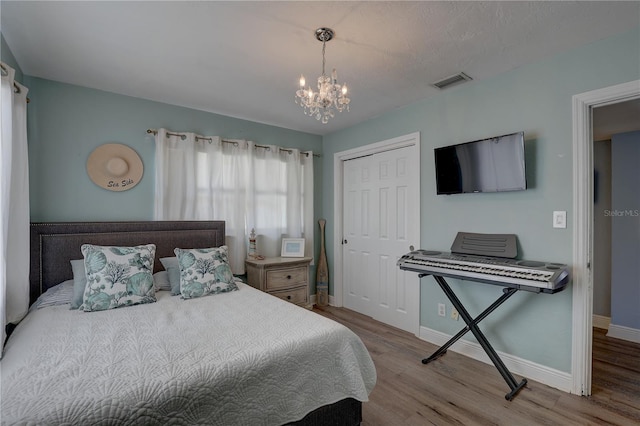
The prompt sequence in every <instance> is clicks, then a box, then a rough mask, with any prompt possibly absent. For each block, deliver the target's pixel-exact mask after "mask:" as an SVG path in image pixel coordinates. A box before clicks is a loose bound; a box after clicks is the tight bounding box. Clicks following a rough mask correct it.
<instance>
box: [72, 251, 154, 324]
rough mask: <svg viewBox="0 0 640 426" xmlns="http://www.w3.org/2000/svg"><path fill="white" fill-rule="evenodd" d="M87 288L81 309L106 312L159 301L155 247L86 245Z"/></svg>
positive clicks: (84, 254) (84, 253)
mask: <svg viewBox="0 0 640 426" xmlns="http://www.w3.org/2000/svg"><path fill="white" fill-rule="evenodd" d="M81 249H82V255H83V256H84V267H85V272H86V274H87V286H86V288H85V291H84V295H83V298H82V306H80V310H84V311H85V312H89V311H103V310H106V309H113V308H118V307H121V306H131V305H137V304H141V303H151V302H155V301H156V295H155V289H154V286H153V275H152V273H153V258H154V256H155V252H156V246H155V244H147V245H142V246H136V247H108V246H94V245H92V244H83V245H82V247H81Z"/></svg>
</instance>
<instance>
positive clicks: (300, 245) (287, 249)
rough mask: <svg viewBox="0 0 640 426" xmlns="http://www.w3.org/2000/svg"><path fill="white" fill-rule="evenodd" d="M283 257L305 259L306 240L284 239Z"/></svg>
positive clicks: (281, 254)
mask: <svg viewBox="0 0 640 426" xmlns="http://www.w3.org/2000/svg"><path fill="white" fill-rule="evenodd" d="M280 256H282V257H304V238H283V239H282V251H281V253H280Z"/></svg>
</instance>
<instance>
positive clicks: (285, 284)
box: [244, 257, 312, 309]
mask: <svg viewBox="0 0 640 426" xmlns="http://www.w3.org/2000/svg"><path fill="white" fill-rule="evenodd" d="M309 263H311V258H310V257H271V258H266V259H263V260H253V259H247V260H245V261H244V264H245V267H246V269H247V282H248V284H249V285H250V286H252V287H255V288H257V289H258V290H262V291H264V292H266V293H269V294H272V295H274V296H276V297H279V298H281V299H284V300H286V301H288V302H291V303H295V304H296V305H300V306H302V307H305V308H307V309H311V307H312V306H311V304H310V303H309Z"/></svg>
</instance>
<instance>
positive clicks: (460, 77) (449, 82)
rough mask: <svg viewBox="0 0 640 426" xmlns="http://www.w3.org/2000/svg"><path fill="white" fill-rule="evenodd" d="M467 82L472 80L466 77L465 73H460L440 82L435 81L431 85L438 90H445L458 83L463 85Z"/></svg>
mask: <svg viewBox="0 0 640 426" xmlns="http://www.w3.org/2000/svg"><path fill="white" fill-rule="evenodd" d="M469 80H473V79H472V78H471V77H469V76H468V75H466V74H465V73H463V72H461V73H458V74H454V75H452V76H449V77H447V78H443V79H442V80H440V81H436V82H435V83H433V85H434V86H436V87H437V88H438V89H446V88H447V87H449V86H453V85H455V84H459V83H464V82H465V81H469Z"/></svg>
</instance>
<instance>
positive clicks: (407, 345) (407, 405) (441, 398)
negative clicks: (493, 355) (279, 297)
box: [314, 306, 640, 426]
mask: <svg viewBox="0 0 640 426" xmlns="http://www.w3.org/2000/svg"><path fill="white" fill-rule="evenodd" d="M314 311H315V312H316V313H318V314H320V315H324V316H326V317H329V318H331V319H334V320H336V321H338V322H341V323H343V324H345V325H346V326H347V327H349V328H351V329H352V330H353V331H354V332H355V333H356V334H357V335H358V336H360V338H361V339H362V341H363V342H364V344H365V345H366V346H367V349H368V350H369V353H370V354H371V358H372V359H373V362H374V363H375V365H376V370H377V373H378V381H377V383H376V387H375V388H374V390H373V392H372V393H371V395H370V397H369V401H368V402H366V403H365V404H364V405H363V423H362V424H363V426H387V425H389V426H403V425H416V426H422V425H518V426H528V425H531V426H538V425H563V426H564V425H581V426H582V425H616V426H627V425H638V424H640V345H638V344H633V343H629V342H626V341H623V340H619V339H611V338H608V337H607V336H606V335H605V333H604V332H603V331H598V330H597V329H594V343H593V378H592V381H593V386H592V395H591V396H590V397H582V396H577V395H571V394H568V393H566V392H562V391H560V390H557V389H554V388H551V387H549V386H546V385H543V384H541V383H537V382H535V381H531V380H528V383H527V386H526V387H525V388H523V389H522V390H521V391H520V393H519V394H518V396H516V397H515V398H514V399H513V400H512V401H507V400H505V398H504V396H505V394H506V393H507V392H508V390H509V387H508V386H507V384H506V383H505V382H504V380H503V379H502V377H501V376H500V374H499V373H498V372H497V371H496V369H495V368H494V367H493V366H492V365H488V364H485V363H483V362H480V361H476V360H474V359H471V358H469V357H467V356H464V355H461V354H459V353H456V352H451V351H448V352H447V353H446V354H445V355H444V356H443V357H441V358H439V359H437V360H435V361H432V362H431V363H429V364H427V365H424V364H422V362H421V360H422V358H424V357H426V356H428V355H430V354H431V353H433V352H434V351H435V350H436V349H437V346H435V345H433V344H430V343H428V342H425V341H423V340H421V339H419V338H417V337H416V336H414V335H412V334H411V333H407V332H405V331H402V330H398V329H396V328H394V327H390V326H388V325H386V324H382V323H380V322H378V321H375V320H373V319H371V318H369V317H367V316H365V315H362V314H359V313H357V312H353V311H350V310H348V309H344V308H335V307H331V306H329V307H324V308H317V307H316V308H314ZM515 378H516V380H520V379H521V377H519V376H517V375H516V376H515Z"/></svg>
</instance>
